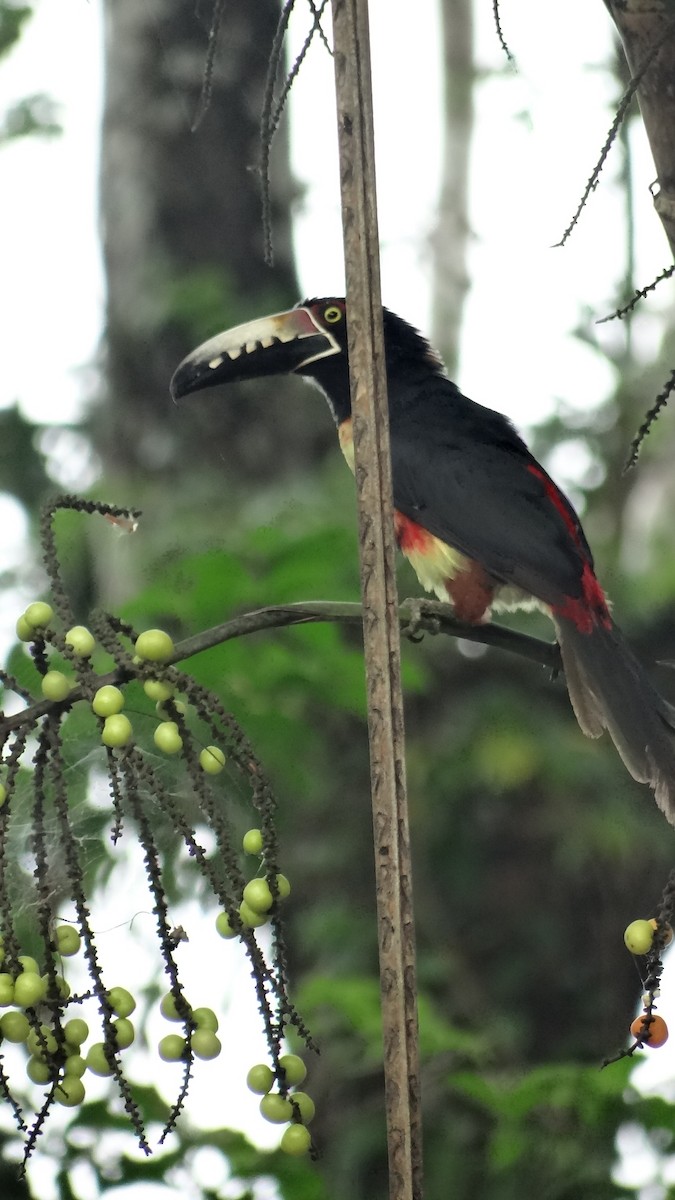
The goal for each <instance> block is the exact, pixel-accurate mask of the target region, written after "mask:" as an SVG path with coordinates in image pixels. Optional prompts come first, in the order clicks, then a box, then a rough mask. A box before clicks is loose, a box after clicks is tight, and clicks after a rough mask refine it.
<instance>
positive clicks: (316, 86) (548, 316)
mask: <svg viewBox="0 0 675 1200" xmlns="http://www.w3.org/2000/svg"><path fill="white" fill-rule="evenodd" d="M410 8H411V6H410V3H409V0H371V23H372V54H373V63H374V90H375V104H376V111H375V127H376V134H377V136H378V171H379V179H378V195H379V209H380V231H381V238H382V278H383V297H384V301H385V303H386V304H388V306H389V307H391V308H393V309H394V310H395V311H399V312H400V313H401V315H403V316H405V317H406V318H407V319H409V320H412V321H413V322H416V323H418V324H419V325H420V326H421V327H422V328H424V327H425V326H428V324H429V291H430V277H431V266H432V264H431V259H430V254H429V250H428V237H429V233H430V231H431V229H432V226H433V221H434V211H435V204H436V198H437V189H438V182H439V152H438V134H439V116H438V114H439V108H440V87H441V84H440V73H439V49H438V46H439V40H440V39H439V30H438V16H437V5H436V0H417V3H416V4H415V18H414V21H412V22H411V20H410ZM476 9H477V10H480V11H477V22H478V27H477V45H478V58H479V64H480V67H481V69H482V70H483V71H484V72H486V76H485V78H484V81H483V83H482V85H481V87H480V88H479V89H478V93H477V101H476V103H477V119H476V134H475V141H474V147H473V168H472V180H473V182H472V200H471V214H472V223H473V229H472V247H471V262H470V269H471V276H472V289H471V292H470V295H469V298H468V304H467V312H466V320H465V326H464V341H463V352H462V359H461V366H460V375H459V379H458V382H459V383H460V384H461V386H462V387H463V388H464V390H465V391H466V392H467V393H468V394H469V395H471V396H472V397H473V398H474V399H476V400H478V401H480V402H482V403H485V404H488V405H491V406H494V407H496V408H500V409H502V410H503V411H505V412H507V413H508V414H509V415H510V416H512V417H513V418H514V419H515V420H516V422H518V423H520V424H521V425H522V424H524V423H527V422H530V421H536V420H537V419H539V418H541V417H542V416H544V415H546V414H548V413H550V411H551V409H552V406H553V404H554V403H555V402H556V401H557V400H559V399H563V400H564V401H565V402H566V404H568V405H570V406H571V407H577V408H580V409H583V408H586V407H588V406H591V405H593V404H595V403H597V402H598V401H600V400H601V399H603V397H604V396H605V395H606V393H607V391H608V390H609V388H610V386H611V375H610V371H609V368H608V367H607V365H606V363H605V362H604V361H603V360H602V359H601V358H600V357H599V356H597V355H596V354H594V353H593V352H592V351H591V350H589V349H588V347H586V346H584V345H582V344H581V343H580V342H578V341H576V340H575V339H573V337H572V336H571V331H572V330H573V328H574V327H575V325H576V324H577V322H578V320H579V317H580V314H581V313H582V312H583V311H584V309H585V308H586V306H589V307H590V309H591V310H592V312H593V313H594V314H595V315H597V316H601V315H604V314H605V313H606V312H607V311H610V310H611V309H612V307H614V303H615V296H616V292H615V287H616V285H617V283H618V281H619V280H620V278H621V274H622V270H623V262H624V254H625V239H624V233H623V230H624V227H625V219H624V212H623V207H622V201H621V199H620V197H619V195H618V194H617V192H616V190H615V189H614V188H613V187H612V183H613V180H614V179H615V176H616V172H617V171H618V169H619V157H618V154H617V153H616V152H614V153H613V155H612V156H611V157H610V160H609V164H608V166H607V167H606V170H605V173H604V175H603V177H602V181H601V184H600V187H599V189H598V190H597V191H596V193H595V194H594V196H593V198H592V201H591V204H590V206H589V208H588V210H587V211H586V213H585V214H584V215H583V216H582V219H581V222H580V225H579V228H578V229H577V231H576V233H575V234H574V236H573V238H572V240H571V242H570V243H569V245H568V247H567V248H566V249H564V250H560V249H552V248H551V247H552V244H553V243H554V242H556V241H557V240H558V238H559V236H560V234H561V233H562V231H563V229H564V228H565V226H566V225H567V223H568V221H569V218H570V216H571V214H572V212H573V211H574V209H575V208H576V205H577V201H578V199H579V196H580V194H581V191H582V189H583V186H584V184H585V181H586V179H587V177H588V176H589V174H590V172H591V169H592V167H593V165H594V163H595V160H596V158H597V155H598V152H599V149H600V147H601V145H602V144H603V142H604V140H605V136H606V132H607V129H608V127H609V124H610V121H611V117H612V105H613V104H614V103H615V102H616V98H617V97H616V94H615V91H614V87H613V85H612V84H611V82H610V81H609V80H608V78H607V76H606V73H605V72H604V71H603V70H602V69H600V68H601V67H602V65H603V64H604V63H605V62H606V61H607V59H608V56H609V53H610V46H611V23H610V20H609V17H608V15H607V13H606V10H605V8H604V6H603V4H602V3H601V2H600V0H596V2H595V3H589V0H568V3H567V4H566V5H565V6H564V19H561V11H560V6H559V5H555V4H553V3H552V2H549V3H543V2H542V0H521V3H520V4H519V5H509V6H503V11H502V17H503V20H504V22H505V30H504V31H505V35H506V37H507V40H508V41H509V44H510V45H511V48H512V50H513V51H514V53H515V55H516V58H517V60H518V66H519V72H520V73H519V74H517V75H514V73H513V72H512V71H511V70H510V69H509V68H508V66H507V65H506V63H505V61H504V58H503V55H502V52H501V50H500V48H499V46H498V44H497V40H496V35H495V32H494V28H493V25H492V19H491V11H490V9H491V6H490V5H489V4H480V5H478V4H477V5H476ZM303 11H304V6H303V5H302V4H301V3H299V4H298V12H299V14H303ZM225 20H227V17H226V18H225ZM305 30H306V20H305V18H304V16H302V15H299V16H298V17H296V18H295V22H294V26H293V32H292V36H293V44H294V46H295V47H296V48H297V47H298V46H299V44H300V42H301V41H302V40H303V38H304V34H305ZM222 44H223V42H221V45H222ZM488 72H493V74H487V73H488ZM37 91H45V92H47V93H49V94H50V95H51V96H53V97H54V98H55V99H56V100H57V101H58V102H59V104H60V105H61V106H62V119H63V121H64V124H65V134H64V136H63V137H62V138H59V139H56V140H54V141H49V142H48V141H41V140H39V139H35V138H33V139H29V140H27V141H25V142H17V143H16V144H14V145H10V146H8V147H6V148H4V149H2V150H0V178H1V180H2V186H1V190H0V197H1V199H0V215H1V219H0V264H1V268H2V277H3V287H2V289H1V290H0V329H2V339H3V351H4V352H3V370H2V382H1V384H0V406H3V405H8V404H11V403H12V402H13V401H14V400H16V399H18V400H19V401H20V403H21V406H22V409H23V410H24V412H25V413H26V414H27V415H28V416H29V417H31V418H32V419H34V420H35V421H45V422H67V421H71V420H73V419H76V417H77V415H78V412H79V411H80V410H81V405H82V403H83V401H84V400H85V399H86V398H87V388H88V384H89V376H88V371H87V364H88V363H89V362H90V361H91V360H92V358H93V356H94V354H95V352H96V347H97V343H98V339H99V336H100V329H101V316H102V304H103V280H102V273H101V266H100V256H99V250H98V244H97V232H96V231H97V216H96V206H97V197H96V187H97V141H98V130H99V120H100V94H101V20H100V0H92V2H91V3H87V2H86V0H60V2H59V3H58V4H55V3H54V2H53V0H41V2H40V3H39V7H38V15H37V16H36V17H35V19H34V20H33V21H32V22H31V24H30V25H29V26H28V28H27V31H26V33H25V35H24V37H23V39H22V42H21V45H20V48H19V50H18V51H17V53H16V54H14V56H13V57H12V58H11V59H10V60H9V61H7V60H5V61H3V62H2V64H0V112H2V111H4V110H5V109H6V107H7V106H8V105H9V104H10V103H11V102H12V101H14V100H16V99H18V98H21V97H23V96H25V95H28V94H31V93H32V92H37ZM293 112H294V119H295V125H294V143H293V146H294V148H293V157H294V165H295V170H296V173H297V175H298V177H299V178H300V179H301V181H303V182H304V183H306V185H307V192H306V197H305V201H304V206H303V212H302V214H301V215H300V216H299V218H298V222H297V249H298V261H299V270H300V275H301V282H302V290H303V292H304V293H305V294H307V293H310V294H327V293H331V292H340V291H342V289H343V282H342V280H343V275H342V264H341V225H340V214H339V193H338V175H337V160H336V153H335V148H334V147H335V137H334V131H333V81H332V75H331V70H330V62H329V60H328V58H327V56H326V55H325V53H324V52H323V51H321V50H320V49H318V50H317V51H316V52H314V53H313V54H312V55H310V58H309V60H308V62H307V63H306V64H305V67H304V69H303V71H302V72H301V74H300V78H299V80H298V82H297V85H296V89H295V92H294V103H293ZM633 145H634V149H635V163H634V171H635V179H636V227H637V264H638V268H637V276H638V282H640V283H647V282H649V281H650V280H651V279H652V278H654V276H655V275H656V274H658V273H659V271H660V270H661V269H662V268H663V267H664V265H666V264H667V262H668V249H667V245H666V241H665V237H664V235H663V233H662V231H661V227H660V224H659V222H658V220H657V219H656V217H655V216H654V214H653V210H652V201H651V196H650V193H649V184H650V182H651V180H652V178H653V174H654V171H653V165H652V164H651V162H650V155H649V151H648V148H647V145H646V138H645V136H644V134H643V132H642V130H641V129H639V128H638V129H637V130H636V132H635V134H634V136H633ZM319 147H321V154H319V152H318V148H319ZM669 299H670V296H669V295H668V294H666V295H665V296H664V298H663V299H660V298H659V297H658V296H657V298H656V303H654V304H653V305H651V307H650V312H649V314H648V315H646V316H643V317H641V318H640V321H639V323H638V326H637V329H638V333H639V337H640V338H641V342H640V344H641V345H642V347H643V351H642V352H643V353H644V354H645V356H648V355H649V354H650V353H651V352H652V351H653V349H654V348H655V346H656V345H657V340H658V337H659V331H660V325H659V322H658V318H657V315H655V314H657V313H658V310H659V308H660V307H661V306H662V305H665V303H667V302H668V300H669ZM601 336H602V337H603V338H606V339H607V344H612V340H613V339H615V338H616V337H617V336H620V331H619V332H618V333H617V331H616V329H614V328H612V327H611V326H604V327H603V329H602V334H601ZM187 349H188V347H186V350H187ZM645 399H646V400H649V399H651V397H646V398H645ZM167 412H168V413H170V408H169V402H168V395H167ZM570 474H571V475H572V476H573V474H574V470H573V468H572V469H571V470H570ZM563 482H567V480H565V479H564V478H563ZM0 523H2V524H3V525H4V526H5V528H6V530H7V535H6V536H4V538H3V540H2V542H0V569H1V568H2V566H3V563H4V564H6V563H8V562H12V561H16V555H17V550H18V548H19V547H20V546H21V542H22V538H23V532H24V531H23V528H22V525H21V518H20V514H19V512H18V510H17V509H16V508H15V507H14V506H12V505H8V503H7V502H6V501H4V502H3V498H2V496H1V495H0ZM12 535H14V536H12ZM15 617H16V611H15V610H14V611H12V612H11V613H9V614H8V619H9V620H10V621H11V624H12V625H13V622H14V619H15ZM195 969H196V968H195ZM669 990H670V989H669ZM664 1010H665V1005H664ZM666 1015H667V1016H668V1013H667V1011H666ZM670 1022H671V1027H675V1011H674V1012H673V1013H671V1014H670ZM671 1046H672V1048H670V1047H668V1048H666V1050H665V1051H661V1052H660V1053H659V1054H658V1055H655V1056H654V1059H653V1062H654V1064H655V1066H654V1070H655V1072H656V1073H657V1074H660V1075H661V1076H662V1077H664V1078H665V1081H666V1082H667V1083H669V1084H670V1085H672V1083H673V1077H674V1073H675V1040H674V1041H673V1042H672V1043H671ZM657 1064H658V1065H657ZM200 1071H201V1072H202V1073H205V1074H208V1073H209V1072H214V1068H213V1064H204V1065H203V1067H202V1068H200ZM214 1073H215V1072H214ZM198 1074H199V1073H198ZM194 1103H195V1104H197V1097H196V1095H195V1097H194ZM206 1103H207V1107H208V1105H209V1104H210V1103H211V1102H210V1100H208V1101H207V1102H206ZM191 1106H192V1101H191ZM195 1115H196V1116H197V1117H199V1116H201V1115H202V1113H201V1112H199V1114H197V1113H196V1114H195ZM218 1115H219V1117H221V1116H223V1117H224V1119H229V1114H227V1115H225V1114H224V1113H223V1110H220V1111H219V1114H218Z"/></svg>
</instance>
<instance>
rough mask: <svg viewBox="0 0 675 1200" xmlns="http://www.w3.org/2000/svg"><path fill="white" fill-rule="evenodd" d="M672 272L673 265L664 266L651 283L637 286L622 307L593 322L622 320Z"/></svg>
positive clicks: (599, 323) (674, 266)
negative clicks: (640, 286)
mask: <svg viewBox="0 0 675 1200" xmlns="http://www.w3.org/2000/svg"><path fill="white" fill-rule="evenodd" d="M673 274H675V265H673V266H672V267H665V268H664V270H663V271H662V272H661V274H660V275H657V276H656V279H653V280H652V282H651V283H648V284H646V285H645V287H642V288H637V289H636V291H635V294H634V295H633V297H632V298H631V299H630V300H629V301H628V303H627V304H624V305H623V307H622V308H617V309H615V310H614V312H611V313H608V314H607V316H606V317H599V318H598V320H597V321H596V322H595V323H596V325H604V324H605V322H606V321H614V320H617V319H618V320H619V321H620V320H622V318H623V317H625V316H626V315H627V314H628V313H629V312H632V311H633V309H634V308H635V306H636V304H638V303H639V301H640V300H644V299H645V297H646V296H647V295H648V294H649V292H653V291H655V290H656V288H657V287H658V285H659V284H660V283H663V280H664V279H670V277H671V275H673Z"/></svg>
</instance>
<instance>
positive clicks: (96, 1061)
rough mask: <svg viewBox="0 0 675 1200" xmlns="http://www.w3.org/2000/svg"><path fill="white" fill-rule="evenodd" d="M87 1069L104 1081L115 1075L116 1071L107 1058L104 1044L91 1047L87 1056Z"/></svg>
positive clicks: (97, 1043) (98, 1043)
mask: <svg viewBox="0 0 675 1200" xmlns="http://www.w3.org/2000/svg"><path fill="white" fill-rule="evenodd" d="M87 1069H88V1070H89V1071H91V1072H92V1073H93V1074H94V1075H100V1076H101V1077H102V1078H103V1079H107V1078H109V1077H110V1076H111V1075H113V1074H114V1071H113V1069H112V1067H111V1066H110V1063H109V1062H108V1060H107V1058H106V1056H105V1046H104V1044H103V1042H94V1044H93V1046H90V1047H89V1052H88V1054H87Z"/></svg>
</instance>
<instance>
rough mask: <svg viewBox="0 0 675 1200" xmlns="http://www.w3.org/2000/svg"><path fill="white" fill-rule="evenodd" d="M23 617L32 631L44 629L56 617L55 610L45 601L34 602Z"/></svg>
mask: <svg viewBox="0 0 675 1200" xmlns="http://www.w3.org/2000/svg"><path fill="white" fill-rule="evenodd" d="M23 615H24V617H25V619H26V621H27V622H28V624H29V625H30V627H31V629H44V628H45V626H46V625H48V624H49V622H50V621H51V619H52V617H53V616H54V609H53V608H52V606H51V604H45V602H44V600H34V601H33V603H32V604H29V605H28V608H27V609H26V611H25V613H24V614H23Z"/></svg>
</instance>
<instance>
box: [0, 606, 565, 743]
mask: <svg viewBox="0 0 675 1200" xmlns="http://www.w3.org/2000/svg"><path fill="white" fill-rule="evenodd" d="M399 622H400V629H401V634H402V635H403V636H405V637H411V638H415V637H417V636H418V635H419V634H420V633H429V634H437V633H444V634H447V635H448V636H449V637H458V638H463V639H464V640H465V641H471V642H479V643H481V644H483V645H485V646H496V647H497V648H498V649H501V650H508V651H510V652H511V653H512V654H518V655H520V657H521V658H527V659H529V660H530V662H536V663H539V665H540V666H544V667H547V668H548V669H549V670H550V671H553V672H558V671H559V670H561V660H560V652H559V650H558V646H557V644H556V643H555V642H545V641H543V640H541V639H540V638H534V637H530V636H529V635H528V634H524V633H518V632H517V631H516V630H514V629H507V628H506V626H504V625H465V624H464V623H463V622H462V621H458V620H457V619H456V617H455V616H453V610H452V608H451V606H450V605H449V604H441V603H440V602H438V601H435V600H404V601H403V603H402V604H401V605H400V606H399ZM326 623H328V624H339V625H347V626H350V627H353V628H355V629H357V628H362V627H363V609H362V607H361V605H360V604H354V603H349V602H347V601H344V602H340V601H332V600H313V601H308V602H300V603H298V604H283V605H271V606H270V607H268V608H258V609H255V610H253V611H252V612H248V613H242V615H241V616H239V617H234V618H233V619H232V620H231V621H225V622H224V623H223V624H222V625H214V626H213V628H212V629H205V630H203V631H202V632H201V633H196V634H194V636H193V637H189V638H185V639H184V640H183V641H182V642H178V643H177V645H176V650H175V654H174V655H173V657H172V659H171V664H174V663H177V662H184V661H185V659H187V658H192V657H193V656H194V655H195V654H201V653H203V651H205V650H211V649H213V647H214V646H220V645H223V644H224V643H225V642H230V641H232V640H233V639H234V638H239V637H246V636H247V635H248V634H251V633H261V632H262V631H263V630H266V629H283V628H288V627H289V626H294V625H316V624H326ZM166 665H169V664H166ZM130 678H132V672H130V671H128V670H126V669H125V668H123V667H122V668H120V667H118V668H117V669H116V670H114V671H109V672H108V673H107V674H106V675H100V676H97V679H96V686H97V687H102V686H103V685H104V684H107V683H114V684H118V683H125V682H126V681H127V680H129V679H130ZM84 694H85V693H84V690H83V689H82V688H81V687H75V688H73V690H72V691H71V692H70V695H69V696H68V699H67V700H66V701H61V702H55V701H53V700H39V701H38V702H37V703H36V704H32V705H31V706H30V707H29V708H24V709H22V710H21V711H20V712H17V713H12V715H11V716H6V717H2V719H1V720H0V744H2V743H3V742H4V741H5V739H6V738H7V736H8V734H10V733H11V732H12V731H13V730H14V729H21V728H23V726H24V725H26V724H30V725H32V724H34V723H35V721H37V720H38V719H39V718H40V717H43V716H45V715H46V713H49V712H52V711H53V710H55V709H63V708H64V707H66V708H70V707H71V705H72V704H74V703H75V701H77V700H82V699H83V698H84Z"/></svg>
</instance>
